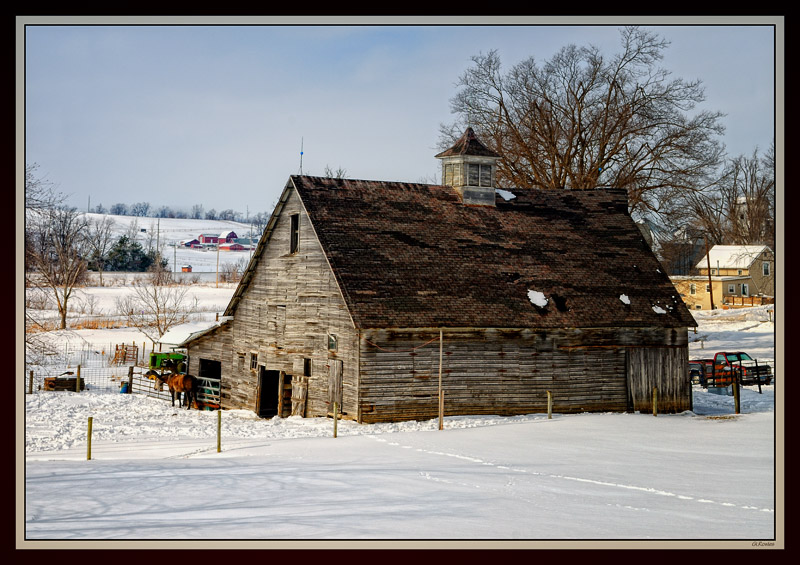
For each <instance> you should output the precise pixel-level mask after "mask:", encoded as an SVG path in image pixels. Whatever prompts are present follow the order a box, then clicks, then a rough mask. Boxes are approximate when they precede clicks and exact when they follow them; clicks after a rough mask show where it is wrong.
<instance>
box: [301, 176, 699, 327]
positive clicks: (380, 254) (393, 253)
mask: <svg viewBox="0 0 800 565" xmlns="http://www.w3.org/2000/svg"><path fill="white" fill-rule="evenodd" d="M291 183H292V184H293V185H294V187H295V188H296V189H297V191H298V194H299V196H300V198H301V199H302V201H303V204H304V206H305V209H306V211H307V212H308V214H309V217H310V219H311V222H312V224H313V226H314V229H315V231H316V234H317V237H318V238H319V240H320V243H321V244H322V247H323V249H324V251H325V253H326V255H327V257H328V260H329V262H330V265H331V267H332V268H333V270H334V273H335V276H336V279H337V281H338V283H339V285H340V288H341V289H342V293H343V294H344V297H345V301H346V302H347V306H348V308H349V309H350V313H351V315H352V317H353V320H354V322H355V323H356V325H357V326H358V327H361V328H382V327H396V328H415V327H419V328H422V327H441V326H445V327H505V328H519V327H523V328H554V327H608V326H656V327H685V326H694V325H695V322H694V319H693V318H692V316H691V314H690V313H689V311H688V310H687V309H686V307H685V306H684V304H683V302H682V301H681V299H680V297H679V296H678V293H677V292H676V290H675V287H674V286H673V285H672V283H671V282H670V280H669V278H668V277H667V275H666V274H665V273H663V272H662V271H661V267H660V265H659V263H658V261H657V260H656V258H655V257H654V255H653V254H652V252H651V251H650V249H649V248H648V247H647V244H646V243H645V241H644V239H643V238H642V235H641V232H640V231H639V229H638V228H637V227H636V225H635V224H634V222H633V221H632V219H631V218H630V216H629V215H628V213H627V200H626V194H625V191H624V190H590V191H564V190H560V191H540V190H524V191H522V190H513V191H510V192H513V195H514V197H513V198H511V197H510V194H509V193H508V192H505V193H504V194H503V195H502V196H501V195H500V194H498V195H497V199H496V207H492V206H464V205H463V204H462V203H461V201H460V199H459V198H458V196H457V194H456V193H455V191H454V190H453V189H452V188H450V187H445V186H436V185H426V184H412V183H400V182H384V181H362V180H347V179H333V178H323V177H310V176H292V177H291ZM507 198H509V199H508V200H507ZM530 290H533V291H538V292H542V293H544V295H545V297H546V298H548V299H549V303H548V305H547V307H546V308H539V307H537V306H535V305H534V304H533V303H532V301H531V298H530V297H529V294H528V292H529V291H530ZM627 302H629V304H628V303H627ZM660 311H663V312H664V313H659V312H660Z"/></svg>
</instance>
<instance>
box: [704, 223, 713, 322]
mask: <svg viewBox="0 0 800 565" xmlns="http://www.w3.org/2000/svg"><path fill="white" fill-rule="evenodd" d="M705 240H706V264H707V265H708V295H709V296H710V297H711V309H712V310H714V287H713V286H712V285H711V255H710V254H709V251H708V234H706V237H705Z"/></svg>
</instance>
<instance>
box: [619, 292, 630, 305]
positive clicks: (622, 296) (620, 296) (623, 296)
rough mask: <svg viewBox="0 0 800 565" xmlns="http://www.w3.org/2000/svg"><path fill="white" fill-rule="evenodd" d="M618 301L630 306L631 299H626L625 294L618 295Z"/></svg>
mask: <svg viewBox="0 0 800 565" xmlns="http://www.w3.org/2000/svg"><path fill="white" fill-rule="evenodd" d="M619 299H620V300H622V302H624V303H625V304H630V303H631V299H630V298H628V295H627V294H620V295H619Z"/></svg>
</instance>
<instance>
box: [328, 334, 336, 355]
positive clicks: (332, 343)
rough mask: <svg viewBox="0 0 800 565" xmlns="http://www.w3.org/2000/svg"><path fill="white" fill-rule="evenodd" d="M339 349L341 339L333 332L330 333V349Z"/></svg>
mask: <svg viewBox="0 0 800 565" xmlns="http://www.w3.org/2000/svg"><path fill="white" fill-rule="evenodd" d="M338 349H339V339H338V338H337V337H336V336H335V335H333V334H328V351H336V350H338Z"/></svg>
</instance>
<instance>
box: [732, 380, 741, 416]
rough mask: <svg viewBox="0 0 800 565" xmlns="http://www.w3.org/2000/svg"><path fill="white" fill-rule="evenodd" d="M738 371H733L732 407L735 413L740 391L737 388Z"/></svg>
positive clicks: (737, 409) (737, 410)
mask: <svg viewBox="0 0 800 565" xmlns="http://www.w3.org/2000/svg"><path fill="white" fill-rule="evenodd" d="M738 373H739V371H734V372H733V407H734V409H735V410H736V413H737V414H739V402H740V398H739V397H740V395H741V391H740V390H739V374H738Z"/></svg>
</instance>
